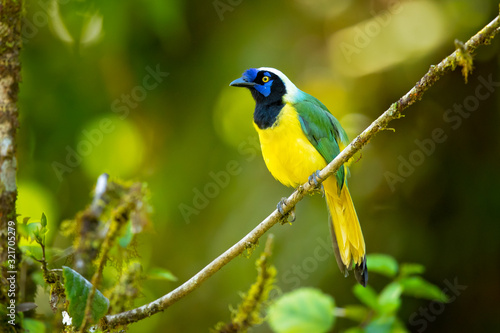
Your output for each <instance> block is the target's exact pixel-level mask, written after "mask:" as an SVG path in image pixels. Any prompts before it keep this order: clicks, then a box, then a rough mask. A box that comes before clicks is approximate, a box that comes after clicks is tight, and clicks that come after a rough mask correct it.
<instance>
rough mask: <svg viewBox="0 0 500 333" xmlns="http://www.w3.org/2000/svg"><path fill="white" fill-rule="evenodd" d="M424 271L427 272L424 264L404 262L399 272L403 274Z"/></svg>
mask: <svg viewBox="0 0 500 333" xmlns="http://www.w3.org/2000/svg"><path fill="white" fill-rule="evenodd" d="M424 272H425V267H424V266H423V265H420V264H413V263H411V264H410V263H404V264H401V267H400V268H399V274H400V275H401V276H408V275H414V274H422V273H424Z"/></svg>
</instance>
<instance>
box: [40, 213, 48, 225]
mask: <svg viewBox="0 0 500 333" xmlns="http://www.w3.org/2000/svg"><path fill="white" fill-rule="evenodd" d="M40 223H41V224H42V227H43V228H45V227H46V226H47V217H46V216H45V214H44V213H42V219H41V220H40Z"/></svg>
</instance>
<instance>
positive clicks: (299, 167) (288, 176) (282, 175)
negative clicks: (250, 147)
mask: <svg viewBox="0 0 500 333" xmlns="http://www.w3.org/2000/svg"><path fill="white" fill-rule="evenodd" d="M254 126H255V129H256V130H257V133H259V139H260V145H261V148H262V155H263V157H264V161H265V163H266V166H267V168H268V169H269V171H270V172H271V174H272V175H273V176H274V178H276V179H277V180H279V181H280V182H281V183H282V184H283V185H286V186H292V187H297V186H298V185H300V184H303V183H305V182H306V181H307V180H308V178H309V176H310V175H311V174H312V173H314V172H315V171H316V170H319V169H322V168H324V167H325V166H326V161H325V159H324V158H323V156H321V154H320V153H319V152H318V151H317V150H316V148H314V146H313V145H312V144H311V143H310V142H309V140H308V139H307V137H306V136H305V134H304V132H303V131H302V128H301V126H300V122H299V118H298V115H297V111H296V110H295V108H294V107H293V106H291V105H290V104H288V103H287V104H286V105H285V106H284V107H283V109H281V112H280V114H279V115H278V118H277V121H276V123H275V124H274V125H273V126H272V127H269V128H266V129H264V130H262V129H260V128H259V127H258V126H257V125H255V124H254Z"/></svg>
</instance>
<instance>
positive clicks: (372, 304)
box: [352, 284, 378, 310]
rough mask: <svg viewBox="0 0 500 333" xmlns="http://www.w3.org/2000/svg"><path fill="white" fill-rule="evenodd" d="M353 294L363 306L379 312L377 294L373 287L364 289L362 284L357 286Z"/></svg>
mask: <svg viewBox="0 0 500 333" xmlns="http://www.w3.org/2000/svg"><path fill="white" fill-rule="evenodd" d="M352 292H353V293H354V295H355V296H356V297H357V298H358V299H359V300H360V301H361V302H362V303H363V304H365V305H367V306H368V307H369V308H371V309H373V310H378V300H377V293H376V292H375V290H374V289H373V288H372V287H370V286H366V287H363V286H362V285H360V284H356V285H355V286H354V288H353V290H352Z"/></svg>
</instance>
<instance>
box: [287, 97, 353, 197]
mask: <svg viewBox="0 0 500 333" xmlns="http://www.w3.org/2000/svg"><path fill="white" fill-rule="evenodd" d="M301 93H302V94H303V95H302V96H301V97H302V98H300V100H297V101H296V102H295V103H293V106H294V107H295V109H296V110H297V113H298V116H299V121H300V124H301V127H302V130H303V131H304V134H305V135H306V137H307V138H308V139H309V142H311V144H312V145H313V146H314V148H316V150H317V151H318V152H319V153H320V154H321V156H323V158H324V159H325V161H326V162H327V163H330V162H331V161H332V160H333V159H334V158H335V157H336V156H337V155H338V154H339V153H340V146H341V145H343V146H345V145H347V143H348V139H347V134H346V133H345V131H344V129H343V128H342V126H340V123H339V122H338V120H337V119H335V117H334V116H333V115H332V114H331V113H330V111H328V109H327V108H326V106H325V105H324V104H323V103H321V102H320V101H319V100H318V99H316V98H315V97H313V96H311V95H309V94H306V93H304V92H302V91H301ZM347 172H348V171H347V167H345V166H342V167H340V169H339V170H338V171H337V174H336V175H335V176H336V178H337V184H338V185H339V190H340V189H342V187H343V185H344V181H345V176H346V173H347Z"/></svg>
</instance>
